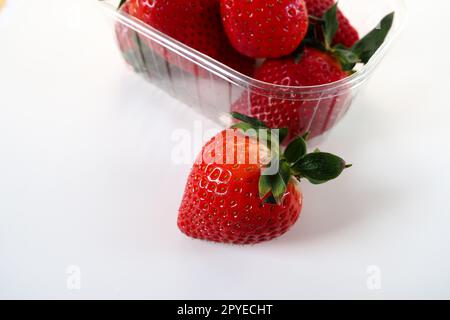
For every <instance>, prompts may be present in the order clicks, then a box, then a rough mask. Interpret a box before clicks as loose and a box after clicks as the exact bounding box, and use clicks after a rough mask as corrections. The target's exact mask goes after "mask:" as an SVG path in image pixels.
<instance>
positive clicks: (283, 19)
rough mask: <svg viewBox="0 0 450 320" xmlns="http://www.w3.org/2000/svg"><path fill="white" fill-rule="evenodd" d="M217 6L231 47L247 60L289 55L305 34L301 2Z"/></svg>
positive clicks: (236, 0)
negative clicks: (246, 57)
mask: <svg viewBox="0 0 450 320" xmlns="http://www.w3.org/2000/svg"><path fill="white" fill-rule="evenodd" d="M220 4H221V13H222V21H223V25H224V28H225V32H226V33H227V35H228V38H229V39H230V41H231V44H232V45H233V47H234V48H235V49H236V50H238V51H239V52H240V53H242V54H243V55H246V56H248V57H253V58H278V57H281V56H285V55H288V54H291V53H292V52H294V51H295V49H297V47H298V46H299V45H300V42H301V41H302V40H303V38H304V37H305V35H306V32H307V31H308V13H307V11H306V6H305V2H304V0H269V1H267V0H252V1H242V0H221V1H220Z"/></svg>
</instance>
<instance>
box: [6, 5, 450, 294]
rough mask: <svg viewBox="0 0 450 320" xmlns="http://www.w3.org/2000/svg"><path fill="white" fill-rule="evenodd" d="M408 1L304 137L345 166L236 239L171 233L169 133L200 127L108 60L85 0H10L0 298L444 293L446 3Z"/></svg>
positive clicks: (106, 36)
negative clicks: (337, 107)
mask: <svg viewBox="0 0 450 320" xmlns="http://www.w3.org/2000/svg"><path fill="white" fill-rule="evenodd" d="M408 3H409V21H408V23H407V25H406V28H405V30H404V32H403V34H402V36H401V37H400V39H399V40H398V42H397V43H396V44H395V46H394V48H393V49H392V50H391V51H390V52H389V55H388V56H387V58H386V59H385V60H384V61H383V63H382V64H381V66H380V67H379V69H378V70H377V71H376V73H375V75H374V77H373V78H372V80H371V81H370V83H369V85H368V87H367V88H366V89H365V91H364V92H363V93H362V94H361V96H360V97H359V98H358V100H357V101H356V102H355V105H354V106H353V108H352V109H351V110H350V112H349V114H348V116H347V117H346V118H345V119H344V120H343V121H342V122H341V123H340V124H339V126H338V127H337V128H336V129H335V130H334V132H333V133H332V134H331V136H330V137H329V138H328V140H327V141H326V142H325V143H324V144H323V145H322V146H321V147H322V149H323V150H327V151H332V152H335V153H339V154H341V155H343V156H345V158H346V159H348V160H349V161H350V162H352V163H354V167H353V168H352V169H351V170H349V171H348V172H346V173H345V174H344V175H343V176H342V177H341V178H340V179H339V180H336V181H334V182H332V183H330V184H327V185H324V186H320V187H313V186H310V185H308V184H306V183H305V184H304V185H303V189H304V196H305V207H304V210H303V212H302V215H301V218H300V221H299V223H297V224H296V226H295V227H294V228H293V229H292V230H291V231H290V232H289V233H288V234H286V235H285V236H283V237H282V238H280V239H278V240H276V241H272V242H268V243H264V244H260V245H257V246H247V247H240V246H229V245H218V244H211V243H207V242H202V241H196V240H191V239H189V238H186V237H185V236H184V235H182V234H181V233H180V232H179V231H178V229H177V227H176V218H177V210H178V206H179V202H180V199H181V196H182V192H183V189H184V184H185V178H186V176H187V175H188V172H189V169H190V167H189V165H175V164H173V162H172V161H171V151H172V148H173V146H174V142H173V141H172V140H171V134H172V132H173V131H174V130H176V129H187V130H192V128H193V125H194V121H195V120H200V121H203V125H204V126H205V127H208V126H211V124H209V123H208V122H206V121H205V120H203V119H202V118H201V117H200V116H198V115H196V114H194V113H193V112H192V111H190V110H189V109H188V108H186V107H184V106H183V105H181V104H180V103H178V102H176V101H175V100H173V99H172V98H170V97H168V96H166V95H165V94H164V93H163V92H161V91H159V90H157V89H155V88H153V87H152V86H151V85H149V84H147V83H146V82H145V81H143V80H141V79H140V78H139V77H138V76H136V75H134V74H133V73H131V72H130V71H129V70H128V69H127V68H126V67H125V65H124V64H123V62H122V60H121V58H120V55H119V53H118V51H117V49H116V47H115V44H114V41H113V38H112V34H111V25H110V24H109V23H108V21H107V20H105V18H104V16H103V13H102V11H101V9H100V8H99V7H98V5H97V3H96V1H94V0H89V1H88V0H83V1H75V0H73V1H67V0H66V1H61V0H53V1H50V0H41V1H24V0H9V3H7V7H6V8H5V9H4V10H2V11H0V298H63V299H66V298H68V299H72V298H74V299H79V298H193V299H194V298H210V299H214V298H236V299H237V298H269V299H270V298H293V299H300V298H370V299H379V298H450V250H449V244H450V199H449V198H450V169H449V166H450V148H449V139H450V125H449V122H450V103H449V98H448V94H449V93H450V59H449V58H448V56H447V55H448V54H447V53H448V52H450V42H449V41H448V34H447V33H448V31H449V30H450V2H449V1H448V0H440V1H437V0H434V1H419V0H414V1H413V0H410V1H408ZM194 151H195V152H197V151H199V150H198V149H196V150H194ZM71 265H75V266H78V267H79V268H80V269H79V270H80V271H81V288H80V290H69V289H68V288H67V279H68V274H67V273H66V272H67V271H68V269H67V268H68V267H69V266H71ZM372 265H375V266H377V267H378V268H379V271H381V273H380V276H381V289H380V290H370V289H369V287H368V286H367V279H368V273H367V271H368V267H369V266H372Z"/></svg>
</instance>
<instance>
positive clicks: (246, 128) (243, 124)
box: [231, 122, 254, 133]
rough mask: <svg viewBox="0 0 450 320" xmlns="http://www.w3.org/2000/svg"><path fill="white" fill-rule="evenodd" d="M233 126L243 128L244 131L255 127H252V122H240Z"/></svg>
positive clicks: (233, 127)
mask: <svg viewBox="0 0 450 320" xmlns="http://www.w3.org/2000/svg"><path fill="white" fill-rule="evenodd" d="M231 128H232V129H240V130H242V131H243V132H244V133H245V132H246V131H247V130H250V129H254V128H253V127H252V125H251V124H248V123H245V122H239V123H236V124H234V125H232V126H231Z"/></svg>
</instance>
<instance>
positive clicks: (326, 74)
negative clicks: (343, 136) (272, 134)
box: [232, 47, 350, 141]
mask: <svg viewBox="0 0 450 320" xmlns="http://www.w3.org/2000/svg"><path fill="white" fill-rule="evenodd" d="M347 76H348V73H347V72H344V71H342V68H341V66H340V64H339V63H338V62H337V61H336V60H335V59H334V58H333V57H331V56H330V55H328V54H327V53H324V52H322V51H319V50H316V49H313V48H309V47H306V48H305V50H304V53H303V55H302V57H301V59H300V61H298V62H297V61H296V60H295V58H294V57H286V58H283V59H276V60H266V61H265V62H264V63H263V64H262V65H261V67H260V68H259V69H258V70H257V71H256V72H255V78H256V79H258V80H261V81H264V82H268V83H273V84H278V85H285V86H314V85H321V84H327V83H331V82H335V81H338V80H341V79H343V78H345V77H347ZM291 98H292V99H295V100H288V99H280V98H274V97H267V96H266V95H261V94H258V93H257V92H255V91H254V92H251V93H250V98H249V94H248V92H245V93H244V94H243V95H242V96H241V98H240V99H239V100H238V101H236V102H235V103H234V104H233V106H232V111H237V112H240V113H243V114H246V115H249V116H251V117H255V118H258V119H259V120H261V121H263V122H265V123H266V124H267V125H268V126H269V127H271V128H288V129H289V132H290V136H289V137H288V140H287V141H289V140H290V138H292V137H295V136H298V135H303V134H305V133H306V132H310V138H315V137H317V136H319V135H321V134H323V133H324V132H325V131H327V130H328V129H330V128H331V127H332V126H333V125H334V124H335V122H336V121H337V119H338V118H339V117H340V116H341V115H342V114H343V113H344V112H345V111H346V108H347V107H348V105H349V103H350V96H349V93H348V92H339V96H338V97H333V98H320V93H319V94H317V95H309V96H308V98H307V99H305V98H304V97H301V96H295V95H293V96H292V97H291ZM249 99H250V100H249ZM249 104H250V107H249Z"/></svg>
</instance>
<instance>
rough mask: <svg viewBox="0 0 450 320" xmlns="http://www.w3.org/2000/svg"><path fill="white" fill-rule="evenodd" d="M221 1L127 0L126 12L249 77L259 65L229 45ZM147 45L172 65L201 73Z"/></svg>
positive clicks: (159, 49)
mask: <svg viewBox="0 0 450 320" xmlns="http://www.w3.org/2000/svg"><path fill="white" fill-rule="evenodd" d="M219 5H220V4H219V0H192V1H188V2H186V1H184V0H171V1H167V0H127V1H125V2H124V5H123V6H122V8H125V9H126V10H127V11H126V12H127V13H128V14H130V15H131V16H133V17H135V18H137V19H139V20H141V21H143V22H144V23H146V24H148V25H150V26H152V27H154V28H156V29H158V30H159V31H161V32H163V33H165V34H166V35H168V36H170V37H172V38H174V39H175V40H178V41H180V42H182V43H184V44H186V45H188V46H190V47H191V48H193V49H195V50H197V51H200V52H201V53H203V54H206V55H208V56H210V57H211V58H213V59H216V60H218V61H219V62H221V63H224V64H226V65H228V66H230V67H231V68H233V69H235V70H237V71H239V72H242V73H244V74H246V75H250V74H252V72H253V70H254V64H255V61H254V60H253V59H250V58H248V57H244V56H242V55H240V54H239V53H238V52H237V51H236V50H234V48H233V47H232V46H231V44H230V43H229V41H228V39H227V36H226V34H225V32H224V31H223V28H222V23H221V19H220V6H219ZM144 41H145V42H146V43H147V45H148V46H149V47H151V48H153V50H154V51H155V52H156V53H158V54H159V55H161V56H163V57H164V58H165V59H166V60H167V61H168V62H169V63H171V64H173V65H177V66H180V67H181V68H183V69H185V70H187V71H189V72H193V73H195V74H198V73H199V70H197V69H198V68H197V66H196V65H195V64H194V63H192V62H191V61H189V60H187V59H184V58H183V59H180V57H179V55H178V54H177V53H174V52H172V51H169V50H168V49H166V48H164V47H162V46H161V45H159V44H156V43H155V42H153V41H151V40H150V39H145V40H144Z"/></svg>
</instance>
